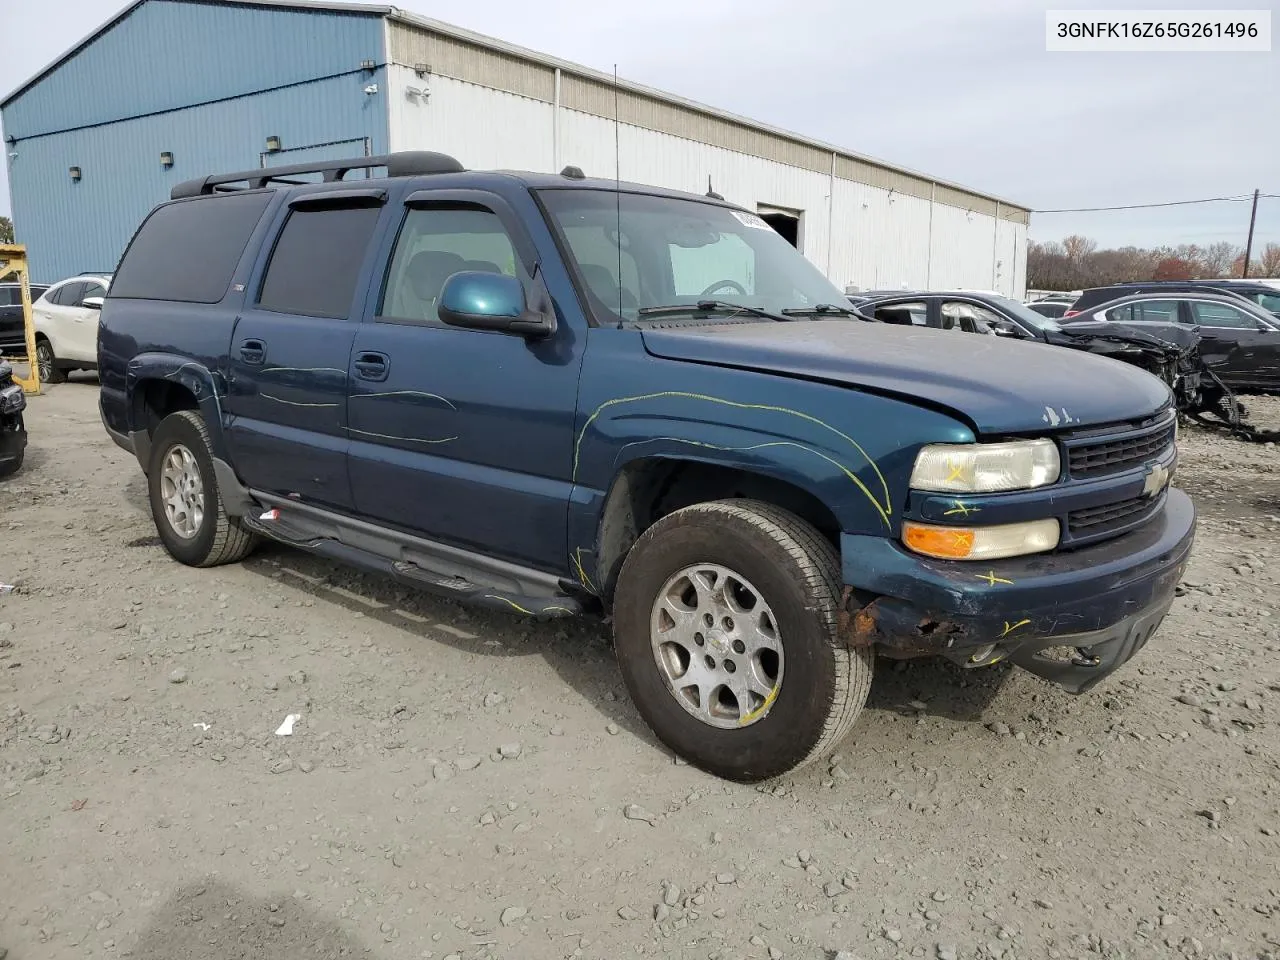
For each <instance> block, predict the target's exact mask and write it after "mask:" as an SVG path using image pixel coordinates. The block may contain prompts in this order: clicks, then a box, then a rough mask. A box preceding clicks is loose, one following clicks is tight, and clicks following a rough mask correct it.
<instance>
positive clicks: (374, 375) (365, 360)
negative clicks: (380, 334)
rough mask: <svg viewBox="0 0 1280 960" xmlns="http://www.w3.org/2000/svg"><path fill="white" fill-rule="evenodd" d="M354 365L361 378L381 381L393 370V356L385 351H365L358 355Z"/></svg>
mask: <svg viewBox="0 0 1280 960" xmlns="http://www.w3.org/2000/svg"><path fill="white" fill-rule="evenodd" d="M353 366H354V367H355V368H356V376H358V377H359V378H360V379H361V380H374V381H381V380H385V379H387V374H388V373H390V372H391V358H390V357H388V356H387V355H386V354H385V353H374V352H372V351H365V352H363V353H360V354H358V355H357V356H356V362H355V363H354V364H353Z"/></svg>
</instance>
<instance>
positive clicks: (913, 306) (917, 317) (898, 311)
mask: <svg viewBox="0 0 1280 960" xmlns="http://www.w3.org/2000/svg"><path fill="white" fill-rule="evenodd" d="M876 319H877V320H880V321H882V322H884V323H896V324H900V325H902V326H904V327H924V326H928V323H929V308H928V307H927V306H925V304H924V303H893V304H890V305H889V306H887V307H876Z"/></svg>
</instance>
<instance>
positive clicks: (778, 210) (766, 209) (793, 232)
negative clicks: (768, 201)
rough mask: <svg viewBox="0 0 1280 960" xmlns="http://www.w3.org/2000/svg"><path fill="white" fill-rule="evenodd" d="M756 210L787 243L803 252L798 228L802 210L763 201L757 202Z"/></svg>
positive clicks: (801, 236)
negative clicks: (774, 205) (768, 204)
mask: <svg viewBox="0 0 1280 960" xmlns="http://www.w3.org/2000/svg"><path fill="white" fill-rule="evenodd" d="M756 210H757V211H758V212H759V214H760V219H761V220H763V221H764V222H765V223H767V224H768V225H769V226H771V227H773V229H774V230H775V231H777V233H778V234H779V235H780V236H781V237H782V238H783V239H784V240H786V241H787V243H789V244H791V245H792V246H793V247H795V248H796V249H797V250H799V251H801V252H802V253H803V252H804V246H803V245H802V243H801V240H802V238H803V235H802V233H801V229H800V227H801V221H802V220H803V219H804V211H803V210H789V209H787V208H785V207H772V206H767V205H765V204H763V203H761V204H758V205H757V207H756Z"/></svg>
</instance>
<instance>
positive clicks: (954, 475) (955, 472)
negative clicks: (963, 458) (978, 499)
mask: <svg viewBox="0 0 1280 960" xmlns="http://www.w3.org/2000/svg"><path fill="white" fill-rule="evenodd" d="M947 466H948V467H950V468H951V473H950V474H949V475H948V476H947V483H950V482H951V481H952V480H959V479H960V473H961V471H962V470H964V464H963V463H962V464H960V466H958V467H957V466H956V465H955V464H954V463H952V462H951V461H950V460H948V461H947Z"/></svg>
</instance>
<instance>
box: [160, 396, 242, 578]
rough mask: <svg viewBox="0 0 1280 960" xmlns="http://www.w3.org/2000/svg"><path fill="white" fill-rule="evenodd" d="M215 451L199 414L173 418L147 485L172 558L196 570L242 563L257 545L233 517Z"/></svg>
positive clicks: (163, 426) (164, 426)
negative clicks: (216, 470) (222, 491)
mask: <svg viewBox="0 0 1280 960" xmlns="http://www.w3.org/2000/svg"><path fill="white" fill-rule="evenodd" d="M211 449H212V448H211V446H210V443H209V430H208V428H207V427H206V426H205V422H204V420H203V418H201V416H200V414H198V413H196V412H195V411H193V410H179V411H178V412H177V413H171V414H169V416H167V417H165V418H164V420H162V421H161V422H160V426H158V427H157V428H156V432H155V436H153V437H152V440H151V464H150V469H149V470H148V472H147V485H148V488H149V493H150V499H151V516H152V519H153V520H155V524H156V532H157V533H159V534H160V540H161V542H162V543H163V544H164V546H165V549H166V550H168V551H169V555H170V556H172V557H173V558H174V559H175V560H178V561H180V562H181V563H185V564H187V566H191V567H216V566H218V565H220V564H224V563H236V562H237V561H240V560H243V559H244V558H245V557H246V556H248V555H249V553H250V552H251V551H252V550H253V548H254V545H255V543H256V538H255V537H254V535H253V534H252V533H250V532H249V531H247V530H245V529H243V528H242V527H241V526H240V521H239V520H237V519H235V518H232V517H229V516H227V511H226V509H225V507H223V505H222V496H221V494H220V493H219V492H218V480H217V477H216V476H215V474H214V472H213V454H212V452H211Z"/></svg>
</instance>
